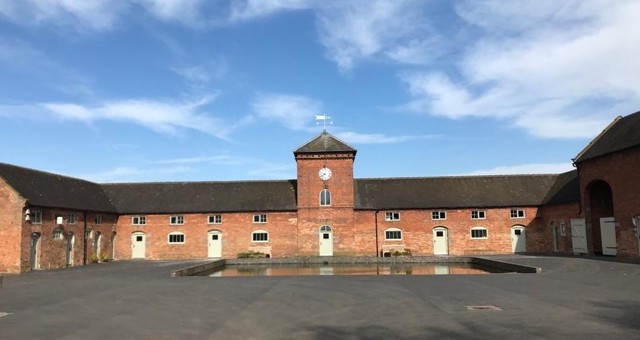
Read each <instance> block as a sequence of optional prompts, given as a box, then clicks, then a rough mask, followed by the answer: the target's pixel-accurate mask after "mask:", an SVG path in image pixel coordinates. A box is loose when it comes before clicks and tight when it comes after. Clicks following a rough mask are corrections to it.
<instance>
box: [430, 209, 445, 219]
mask: <svg viewBox="0 0 640 340" xmlns="http://www.w3.org/2000/svg"><path fill="white" fill-rule="evenodd" d="M431 219H433V220H446V219H447V212H446V211H443V210H439V211H433V212H431Z"/></svg>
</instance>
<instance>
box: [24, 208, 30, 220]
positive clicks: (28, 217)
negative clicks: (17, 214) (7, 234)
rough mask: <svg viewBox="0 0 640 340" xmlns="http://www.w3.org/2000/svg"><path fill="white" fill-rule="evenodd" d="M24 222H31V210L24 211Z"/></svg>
mask: <svg viewBox="0 0 640 340" xmlns="http://www.w3.org/2000/svg"><path fill="white" fill-rule="evenodd" d="M24 220H25V221H31V209H29V208H27V210H25V211H24Z"/></svg>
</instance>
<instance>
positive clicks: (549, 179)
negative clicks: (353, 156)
mask: <svg viewBox="0 0 640 340" xmlns="http://www.w3.org/2000/svg"><path fill="white" fill-rule="evenodd" d="M557 177H558V175H508V176H459V177H453V176H452V177H425V178H384V179H383V178H379V179H356V180H355V192H356V197H355V203H354V204H355V208H356V209H367V210H369V209H437V208H472V207H475V208H489V207H518V206H537V205H541V204H542V203H543V202H544V199H545V197H546V195H547V194H548V193H549V190H550V189H551V188H552V187H553V185H554V184H555V183H556V179H557Z"/></svg>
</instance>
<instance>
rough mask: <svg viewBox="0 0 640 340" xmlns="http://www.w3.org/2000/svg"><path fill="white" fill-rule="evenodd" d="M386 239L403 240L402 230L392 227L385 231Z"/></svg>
mask: <svg viewBox="0 0 640 340" xmlns="http://www.w3.org/2000/svg"><path fill="white" fill-rule="evenodd" d="M384 239H385V240H402V230H400V229H398V228H390V229H387V230H385V231H384Z"/></svg>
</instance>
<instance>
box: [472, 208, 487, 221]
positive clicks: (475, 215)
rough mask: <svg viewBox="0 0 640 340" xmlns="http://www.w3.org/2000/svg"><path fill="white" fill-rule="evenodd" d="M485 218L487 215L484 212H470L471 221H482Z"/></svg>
mask: <svg viewBox="0 0 640 340" xmlns="http://www.w3.org/2000/svg"><path fill="white" fill-rule="evenodd" d="M485 218H487V213H486V212H485V211H484V210H471V219H472V220H484V219H485Z"/></svg>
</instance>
